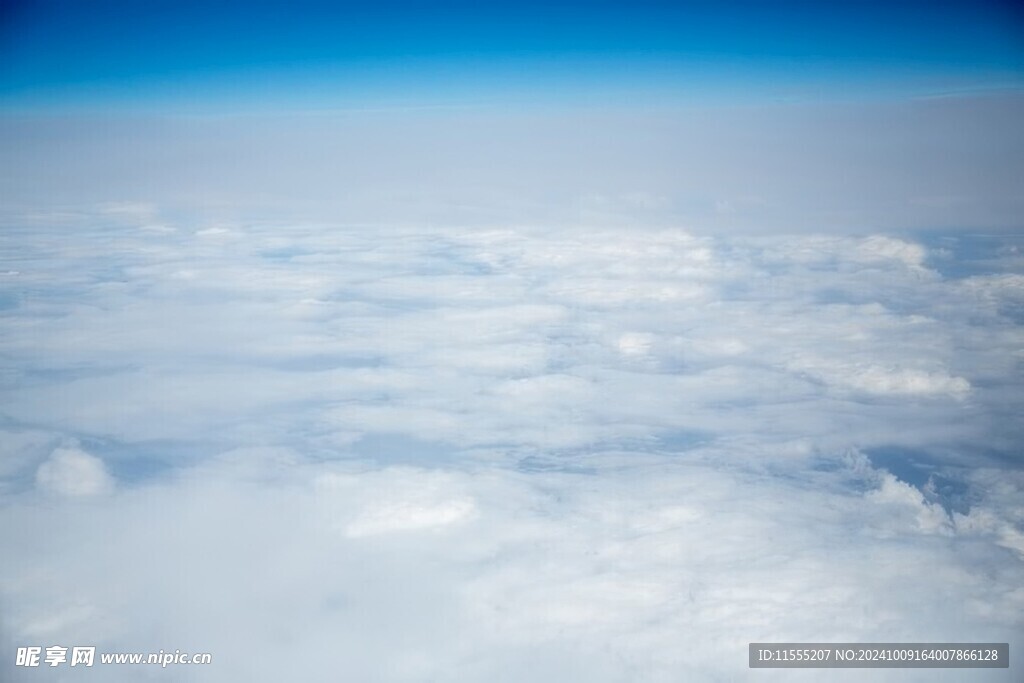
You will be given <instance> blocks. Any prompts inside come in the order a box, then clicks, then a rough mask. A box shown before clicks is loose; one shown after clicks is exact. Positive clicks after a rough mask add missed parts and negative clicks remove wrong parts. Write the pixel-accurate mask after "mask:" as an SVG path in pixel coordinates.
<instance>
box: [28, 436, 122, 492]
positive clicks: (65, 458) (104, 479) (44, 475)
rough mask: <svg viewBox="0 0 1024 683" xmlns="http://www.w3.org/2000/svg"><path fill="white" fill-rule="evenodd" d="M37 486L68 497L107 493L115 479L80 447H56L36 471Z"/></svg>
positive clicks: (100, 461) (111, 488)
mask: <svg viewBox="0 0 1024 683" xmlns="http://www.w3.org/2000/svg"><path fill="white" fill-rule="evenodd" d="M36 485H37V486H39V488H40V489H42V490H44V491H47V492H49V493H55V494H58V495H61V496H70V497H75V498H79V497H88V496H98V495H103V494H107V493H110V492H111V491H112V490H113V488H114V479H113V477H111V476H110V473H109V472H107V468H106V466H104V464H103V461H102V460H100V459H99V458H97V457H95V456H92V455H89V454H88V453H86V452H85V451H83V450H81V449H80V448H71V447H65V448H57V449H55V450H54V451H53V453H51V454H50V457H49V459H47V460H46V461H45V462H43V463H42V464H41V465H39V469H37V470H36Z"/></svg>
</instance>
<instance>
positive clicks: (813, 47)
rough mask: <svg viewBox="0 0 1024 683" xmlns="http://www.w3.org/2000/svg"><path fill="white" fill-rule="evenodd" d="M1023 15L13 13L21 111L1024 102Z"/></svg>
mask: <svg viewBox="0 0 1024 683" xmlns="http://www.w3.org/2000/svg"><path fill="white" fill-rule="evenodd" d="M1021 17H1022V15H1021V13H1020V12H1019V11H1018V10H1016V9H1015V8H1014V7H1013V4H1012V3H997V2H980V3H942V4H940V5H936V4H935V3H924V2H911V3H906V2H904V3H874V2H869V3H847V4H836V3H813V2H787V3H759V2H740V3H713V2H682V3H650V2H648V3H639V4H637V3H628V4H627V3H609V2H598V3H566V2H560V3H491V4H486V3H459V2H442V3H426V2H422V3H418V2H408V3H403V2H390V3H382V4H381V3H373V4H350V3H260V2H256V3H235V2H223V3H220V2H218V3H198V2H107V1H104V2H96V3H91V2H90V3H78V2H25V3H21V2H15V3H7V4H5V10H4V17H3V34H2V35H3V41H2V50H3V53H2V54H3V60H2V61H3V67H2V71H0V93H2V97H3V101H4V103H5V104H6V105H7V106H18V105H20V106H29V105H31V104H37V105H38V104H40V103H46V104H48V105H51V106H52V105H58V106H59V105H92V106H103V105H105V104H109V105H111V106H114V105H116V104H118V103H122V104H123V103H133V104H140V103H147V102H148V103H157V104H160V105H164V106H168V105H170V106H173V105H185V104H191V105H193V106H194V105H195V104H197V103H199V104H202V103H205V104H207V105H210V106H218V105H219V106H231V105H248V106H254V105H257V104H262V105H263V106H264V107H267V106H268V105H271V104H272V105H273V106H278V107H287V106H290V105H295V106H308V107H313V106H317V105H320V106H344V105H359V104H373V103H377V102H381V101H395V100H397V101H401V102H404V103H407V104H436V103H452V102H454V103H466V102H475V101H481V100H485V101H486V100H488V99H491V100H493V99H505V100H509V99H511V100H516V99H517V98H519V99H527V100H529V99H533V100H539V101H548V100H558V99H559V98H563V99H564V98H566V97H567V96H571V95H573V94H575V95H577V96H582V97H588V96H589V97H602V96H605V97H607V96H609V94H610V93H611V94H615V93H623V92H625V93H633V94H636V93H640V94H643V95H644V96H646V97H649V98H653V99H659V98H660V99H668V100H673V99H680V98H681V99H684V100H685V99H687V98H689V99H694V98H696V99H698V100H699V99H701V98H702V97H707V96H711V95H716V94H718V95H721V94H722V93H723V92H725V93H727V94H729V95H731V96H744V95H746V96H748V97H750V96H753V97H755V98H757V97H760V98H764V97H787V96H804V97H806V96H809V95H820V94H822V93H825V94H827V95H831V96H841V95H843V94H844V93H846V94H847V95H849V93H850V91H851V90H852V91H853V92H855V93H856V94H857V96H864V95H865V94H868V95H870V94H871V93H873V92H883V93H884V92H890V91H892V90H897V91H899V90H900V89H903V90H905V91H909V92H912V93H915V94H927V93H936V92H945V91H948V90H950V89H953V90H958V89H977V88H1006V87H1019V86H1020V83H1021V74H1022V66H1024V29H1022V26H1024V23H1022V18H1021Z"/></svg>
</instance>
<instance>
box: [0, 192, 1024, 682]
mask: <svg viewBox="0 0 1024 683" xmlns="http://www.w3.org/2000/svg"><path fill="white" fill-rule="evenodd" d="M33 220H34V221H35V222H33ZM2 239H3V242H2V248H3V267H2V268H0V271H2V272H0V306H2V310H0V316H2V318H3V325H2V327H0V352H2V354H3V355H4V357H5V359H6V362H5V367H6V368H7V369H6V370H5V371H4V374H3V375H2V376H0V380H2V381H3V386H4V391H3V392H2V393H0V415H2V416H3V422H2V424H0V429H2V433H0V447H2V449H3V453H2V456H3V457H2V462H3V469H2V471H0V476H2V477H3V480H2V481H3V485H2V488H0V496H2V498H0V505H2V522H0V544H2V547H4V548H6V549H11V550H12V551H11V552H5V553H3V554H2V558H0V608H2V609H0V614H2V615H3V617H2V627H3V634H2V635H3V639H4V640H5V641H6V642H9V643H12V644H16V645H28V644H38V645H43V646H46V645H51V644H65V645H75V644H95V645H97V646H98V647H99V648H100V649H101V650H102V651H133V650H137V651H140V652H142V651H156V650H159V649H164V650H174V649H181V650H184V651H194V652H211V653H213V658H214V664H213V665H211V666H209V667H205V668H203V667H198V668H195V669H189V670H188V671H184V670H182V669H176V670H173V671H172V670H160V671H152V672H150V671H146V670H144V667H143V668H137V667H136V668H133V667H122V668H117V667H105V668H104V667H99V668H97V669H94V670H92V671H86V672H80V671H78V670H74V671H69V670H60V671H55V674H56V675H57V678H54V679H51V680H64V679H63V678H60V676H65V677H66V678H67V680H70V679H71V678H76V679H77V678H83V679H87V678H90V676H91V677H92V678H94V679H95V680H100V679H102V680H108V681H119V680H125V681H127V680H139V679H140V678H142V679H143V680H148V678H147V676H149V677H151V678H153V679H157V678H159V679H160V680H197V681H201V680H210V681H213V680H255V681H260V680H267V681H270V680H281V679H282V678H296V679H301V680H312V681H317V680H337V678H338V676H342V677H344V678H351V679H353V680H377V681H423V680H453V679H454V680H480V681H483V680H487V681H521V680H560V681H561V680H581V681H582V680H587V681H622V680H649V681H670V680H671V681H676V680H681V679H685V680H694V681H719V680H745V679H746V678H748V677H750V674H751V672H750V671H749V670H747V668H746V644H747V643H748V642H751V641H772V640H775V641H784V640H793V641H800V640H804V641H829V640H834V641H858V640H860V641H885V640H892V641H942V640H946V641H984V640H989V641H1007V640H1009V641H1010V642H1011V653H1016V654H1013V656H1014V658H1015V659H1014V662H1013V667H1014V668H1011V670H1010V671H1008V672H1006V671H1004V672H991V673H992V674H993V675H992V680H1012V676H1011V674H1012V673H1014V672H1015V671H1016V670H1019V668H1020V667H1021V666H1022V665H1024V660H1021V658H1020V654H1019V653H1020V652H1021V651H1022V647H1024V643H1022V642H1021V641H1020V638H1019V635H1020V633H1021V632H1022V626H1024V623H1022V619H1021V615H1022V614H1024V591H1022V590H1021V588H1020V586H1022V585H1024V533H1022V530H1024V504H1022V500H1024V497H1022V490H1024V473H1022V468H1021V462H1022V461H1021V455H1020V449H1019V447H1020V444H1021V443H1022V438H1021V437H1022V434H1021V429H1022V427H1021V425H1020V422H1019V419H1018V416H1019V415H1020V414H1022V413H1024V391H1022V388H1024V386H1022V384H1024V382H1022V377H1021V367H1022V366H1021V362H1022V360H1024V358H1022V355H1021V348H1024V344H1022V342H1024V330H1022V328H1021V321H1022V319H1024V318H1022V316H1021V303H1022V301H1024V299H1022V291H1024V289H1022V284H1021V281H1020V276H1019V275H1018V274H1017V273H1019V272H1020V267H1021V260H1020V255H1019V251H1018V249H1019V247H1020V246H1021V245H1020V244H1019V243H1016V242H1014V241H1013V238H1012V237H1006V238H1004V239H1003V240H1002V241H1001V242H1000V244H999V245H998V246H997V247H993V248H992V249H989V248H988V246H986V249H987V251H986V250H982V249H981V248H980V247H979V245H978V244H977V243H975V242H972V241H971V239H970V237H969V236H963V235H961V236H953V235H950V236H946V237H941V236H939V237H934V236H933V237H931V238H929V240H928V241H925V240H921V239H914V238H911V237H909V236H906V235H902V236H893V235H867V236H853V235H850V236H835V235H821V234H798V235H791V236H785V237H783V236H765V235H747V236H740V235H725V234H718V235H711V234H700V233H695V232H692V231H686V230H680V229H656V228H643V229H641V228H635V229H621V228H615V229H611V228H591V229H570V228H559V229H541V228H528V227H508V228H500V229H499V228H481V229H473V230H469V229H458V228H446V227H401V226H394V227H378V228H374V229H368V228H365V227H358V226H348V225H336V224H316V225H307V224H302V223H283V224H278V223H250V222H199V223H196V222H194V221H183V220H181V219H177V218H175V217H174V216H173V215H171V214H170V213H168V212H165V211H164V210H162V209H161V208H160V207H150V206H139V205H125V204H119V205H113V206H110V205H108V206H104V207H100V208H99V209H97V210H96V211H95V212H89V213H82V214H78V215H69V216H65V217H63V218H55V217H52V216H51V217H49V218H47V219H41V218H39V217H36V218H35V219H32V218H31V217H26V218H24V219H23V222H22V223H19V224H18V225H15V226H13V227H11V229H9V230H6V231H5V232H4V234H3V238H2ZM968 265H969V266H970V268H969V269H968V268H967V266H968ZM5 647H7V646H6V645H5ZM8 664H9V662H8V663H5V664H4V666H8ZM6 671H7V672H8V673H10V674H11V675H12V676H13V675H17V676H22V677H23V679H24V680H35V679H36V678H38V676H36V675H35V674H37V673H38V672H35V671H29V672H26V671H15V670H14V669H13V668H9V669H7V670H6ZM757 673H758V677H759V678H766V679H772V680H792V679H797V680H801V679H806V680H816V679H817V677H818V675H817V674H815V673H814V672H813V671H811V672H772V671H758V672H757ZM835 673H836V674H837V675H835V676H833V678H835V679H836V680H851V681H852V680H865V679H864V676H863V672H856V671H853V672H845V671H838V672H835ZM925 673H926V674H927V675H924V674H925ZM947 673H949V672H936V671H924V672H913V671H910V672H908V671H883V670H876V671H873V672H871V679H872V680H894V681H895V680H900V681H907V680H921V681H924V680H929V681H930V680H957V676H953V675H948V676H945V675H944V674H947ZM71 674H74V676H72V675H71ZM1000 676H1001V677H1000ZM16 680H20V679H16Z"/></svg>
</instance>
